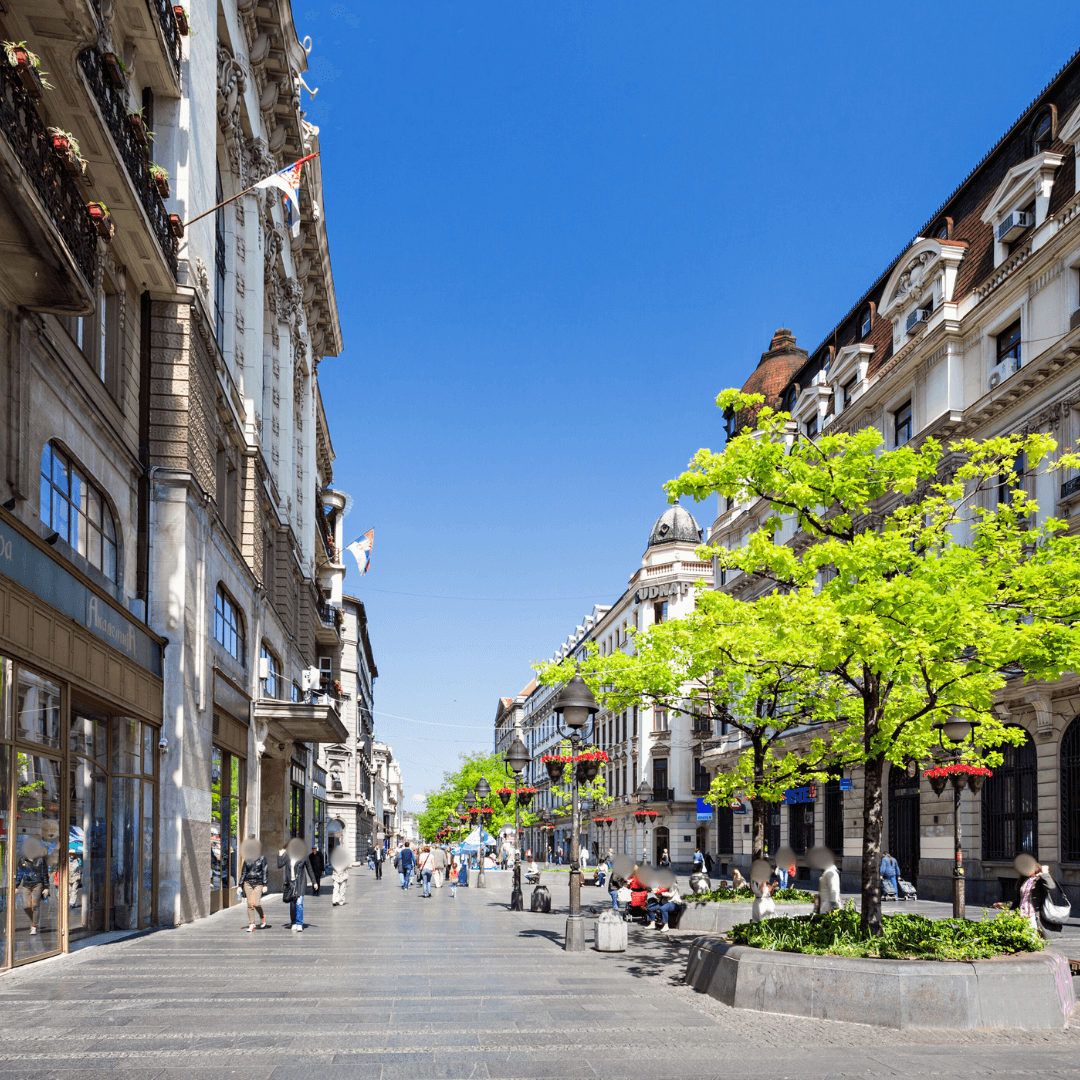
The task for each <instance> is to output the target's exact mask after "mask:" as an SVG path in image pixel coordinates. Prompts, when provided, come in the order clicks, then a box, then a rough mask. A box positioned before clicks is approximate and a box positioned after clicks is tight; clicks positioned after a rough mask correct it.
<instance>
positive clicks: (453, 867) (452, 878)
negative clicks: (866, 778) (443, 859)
mask: <svg viewBox="0 0 1080 1080" xmlns="http://www.w3.org/2000/svg"><path fill="white" fill-rule="evenodd" d="M457 879H458V861H457V859H455V858H453V857H451V859H450V869H449V870H448V871H447V881H449V882H450V899H451V900H453V899H454V897H456V896H457V886H458V880H457Z"/></svg>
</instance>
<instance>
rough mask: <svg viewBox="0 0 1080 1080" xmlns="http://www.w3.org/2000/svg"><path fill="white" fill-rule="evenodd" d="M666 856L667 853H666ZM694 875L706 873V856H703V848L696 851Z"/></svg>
mask: <svg viewBox="0 0 1080 1080" xmlns="http://www.w3.org/2000/svg"><path fill="white" fill-rule="evenodd" d="M665 854H666V852H665ZM694 873H695V874H703V873H705V856H704V855H702V854H701V848H700V847H698V848H696V849H695V850H694Z"/></svg>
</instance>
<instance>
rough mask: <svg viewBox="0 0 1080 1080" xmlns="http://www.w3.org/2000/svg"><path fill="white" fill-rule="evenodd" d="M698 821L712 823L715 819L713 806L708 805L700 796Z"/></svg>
mask: <svg viewBox="0 0 1080 1080" xmlns="http://www.w3.org/2000/svg"><path fill="white" fill-rule="evenodd" d="M697 819H698V821H712V819H713V810H712V804H711V803H707V802H706V801H705V800H704V799H703V798H702V797H701V796H700V795H699V796H698V801H697Z"/></svg>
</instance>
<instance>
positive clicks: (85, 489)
mask: <svg viewBox="0 0 1080 1080" xmlns="http://www.w3.org/2000/svg"><path fill="white" fill-rule="evenodd" d="M41 521H42V523H43V524H44V525H45V526H46V527H47V528H50V529H53V530H54V531H55V532H57V533H59V534H60V539H61V540H63V541H64V542H65V543H67V544H70V545H71V549H72V550H73V551H77V552H78V553H79V554H80V555H81V556H82V557H83V558H84V559H85V560H86V561H87V562H88V563H89V564H90V565H91V566H92V567H94V569H95V570H100V571H101V572H102V573H103V574H104V575H105V576H106V577H107V578H108V579H109V580H110V581H116V578H117V572H118V568H119V560H118V559H117V557H116V552H117V546H116V526H115V525H114V524H113V516H112V510H110V509H109V503H108V500H107V499H106V498H105V493H104V492H103V491H102V490H101V488H99V487H98V486H97V485H96V484H95V483H93V482H92V481H91V480H89V479H87V477H86V474H85V473H84V472H83V471H82V470H81V469H80V468H79V467H78V466H77V465H75V464H74V463H73V462H72V460H71V459H70V458H69V457H68V456H67V455H66V454H65V453H63V452H62V451H61V450H60V449H58V448H57V447H55V446H53V444H52V443H46V444H45V449H44V450H43V451H42V453H41Z"/></svg>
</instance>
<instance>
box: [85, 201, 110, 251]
mask: <svg viewBox="0 0 1080 1080" xmlns="http://www.w3.org/2000/svg"><path fill="white" fill-rule="evenodd" d="M86 214H87V216H88V217H89V218H90V220H91V222H93V225H94V228H95V229H97V234H98V236H100V237H101V238H102V240H105V241H109V240H111V239H112V238H113V234H114V233H115V232H116V227H115V226H114V225H113V219H112V214H110V213H109V208H108V207H107V206H106V205H105V204H104V203H103V202H91V203H87V204H86Z"/></svg>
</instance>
